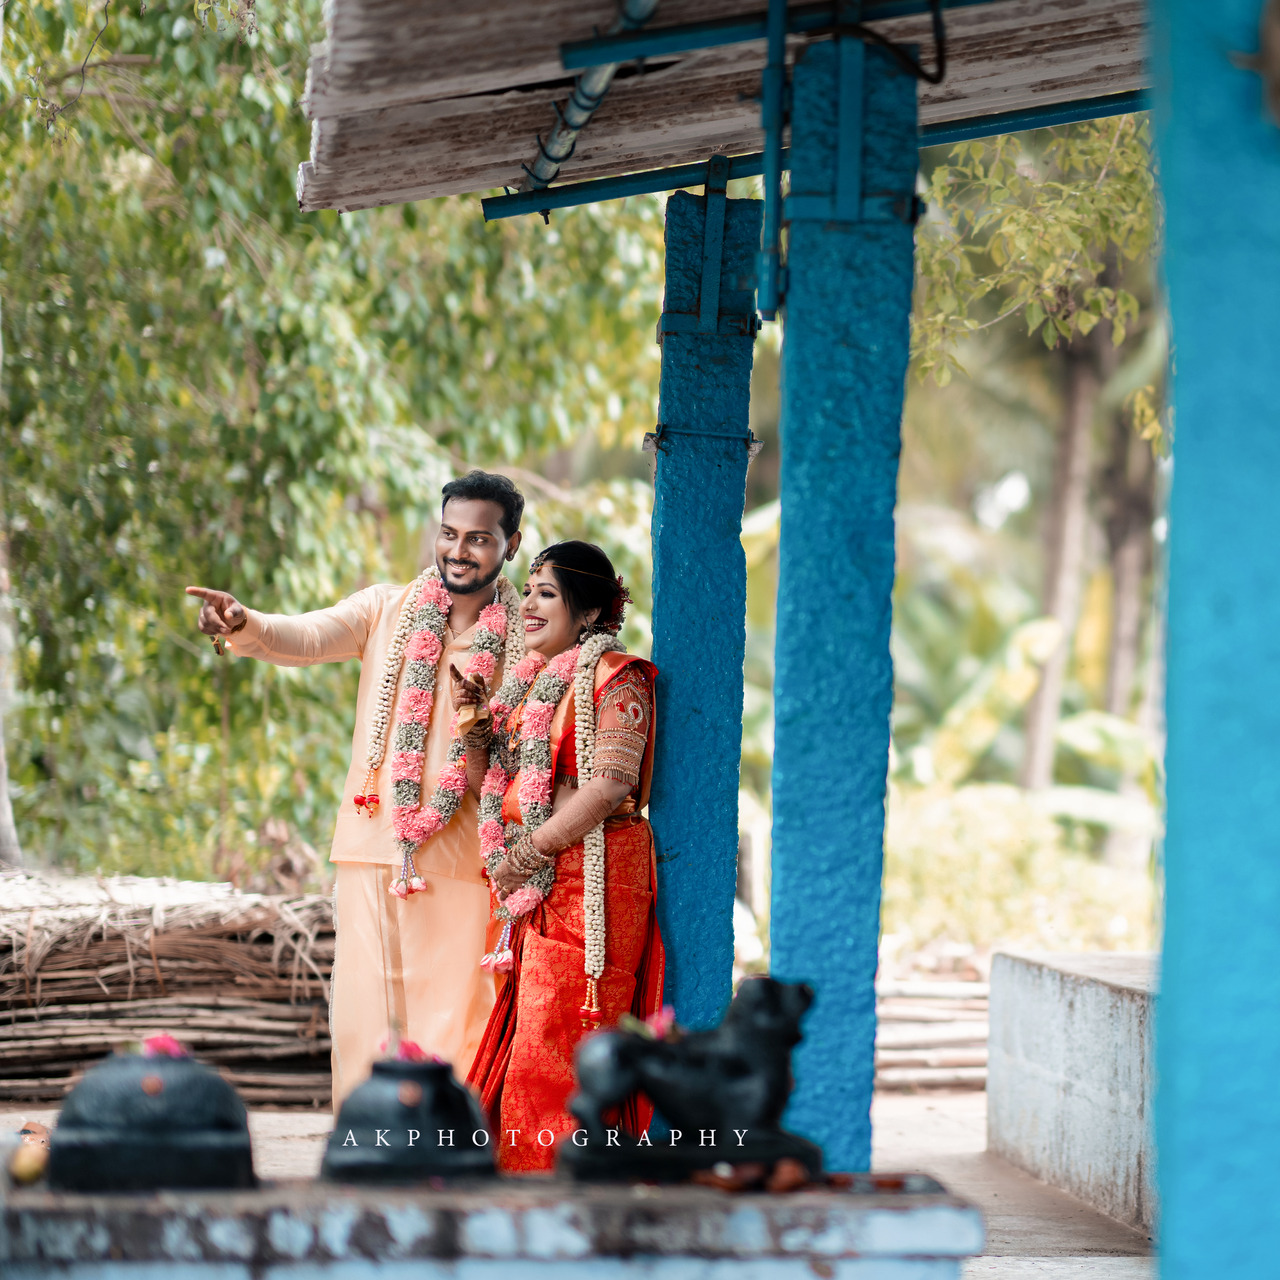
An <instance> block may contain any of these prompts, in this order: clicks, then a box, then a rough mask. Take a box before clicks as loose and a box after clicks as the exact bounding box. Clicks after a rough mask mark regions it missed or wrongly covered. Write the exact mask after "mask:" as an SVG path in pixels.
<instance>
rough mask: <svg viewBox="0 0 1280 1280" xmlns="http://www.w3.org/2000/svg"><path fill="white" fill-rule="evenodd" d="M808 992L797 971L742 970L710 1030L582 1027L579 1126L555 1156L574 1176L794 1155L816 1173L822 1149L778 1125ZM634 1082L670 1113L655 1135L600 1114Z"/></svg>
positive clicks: (576, 1100)
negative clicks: (759, 973) (750, 974)
mask: <svg viewBox="0 0 1280 1280" xmlns="http://www.w3.org/2000/svg"><path fill="white" fill-rule="evenodd" d="M812 1003H813V991H812V989H811V988H809V987H807V986H805V985H804V984H802V983H783V982H775V981H774V980H773V979H772V978H749V979H747V980H746V981H744V982H743V983H742V984H741V986H740V987H739V988H738V993H737V995H736V996H734V998H733V1002H732V1003H731V1004H730V1005H729V1011H728V1012H727V1013H726V1014H725V1016H724V1021H723V1022H721V1024H720V1025H719V1026H718V1027H716V1028H715V1030H714V1031H697V1032H680V1031H678V1030H676V1029H672V1030H670V1031H668V1032H667V1033H666V1034H664V1035H657V1034H655V1033H654V1032H653V1031H651V1030H649V1029H648V1028H636V1029H621V1028H620V1029H618V1030H614V1031H605V1032H602V1033H600V1034H599V1035H594V1036H590V1037H589V1038H587V1039H586V1040H584V1041H583V1042H582V1044H581V1045H579V1047H578V1051H577V1054H576V1055H575V1065H576V1068H577V1077H578V1093H577V1094H576V1095H575V1096H574V1097H573V1099H572V1100H571V1101H570V1103H569V1111H570V1112H571V1113H572V1115H573V1116H574V1117H575V1118H576V1119H577V1120H578V1121H579V1123H580V1124H581V1125H582V1128H581V1129H580V1130H579V1131H578V1132H577V1133H576V1134H575V1135H574V1136H573V1138H572V1140H570V1141H566V1142H565V1143H564V1144H563V1146H562V1147H561V1150H560V1165H561V1167H562V1168H563V1169H565V1170H566V1171H567V1172H568V1173H569V1174H570V1176H572V1177H574V1178H578V1179H583V1180H606V1179H607V1180H613V1179H627V1180H629V1179H633V1178H634V1179H642V1180H651V1181H682V1180H684V1179H685V1178H688V1177H689V1176H690V1175H691V1174H692V1173H693V1172H694V1171H695V1170H699V1169H708V1168H711V1167H713V1166H715V1165H719V1164H722V1163H728V1164H732V1165H735V1166H736V1165H745V1164H750V1163H755V1162H759V1163H762V1164H765V1165H770V1166H771V1165H773V1164H774V1163H775V1162H776V1161H778V1160H780V1159H784V1158H790V1159H792V1160H798V1161H799V1162H800V1163H801V1164H803V1165H804V1166H805V1168H806V1169H807V1170H808V1172H809V1176H810V1177H811V1178H813V1179H815V1180H816V1179H818V1178H819V1177H820V1176H821V1174H822V1152H821V1150H820V1149H819V1148H818V1147H817V1146H816V1145H815V1144H814V1143H812V1142H808V1141H806V1140H805V1139H804V1138H799V1137H796V1135H795V1134H791V1133H787V1132H786V1131H785V1130H784V1129H783V1128H782V1125H781V1122H782V1112H783V1110H784V1108H785V1107H786V1104H787V1098H788V1097H789V1096H790V1093H791V1086H792V1079H791V1050H792V1048H793V1047H794V1046H795V1045H796V1044H798V1043H799V1041H800V1038H801V1036H800V1019H801V1017H802V1016H803V1014H804V1013H805V1011H806V1010H807V1009H808V1008H809V1006H810V1005H811V1004H812ZM635 1092H640V1093H644V1094H646V1095H647V1096H648V1098H649V1099H650V1100H651V1101H652V1102H653V1104H654V1106H655V1107H656V1108H657V1109H658V1111H659V1112H660V1113H661V1115H662V1118H663V1119H665V1120H666V1121H667V1123H668V1124H669V1125H670V1131H669V1132H663V1133H661V1135H660V1136H659V1133H658V1129H657V1126H654V1131H653V1133H652V1134H644V1135H641V1136H640V1137H639V1138H638V1140H637V1138H633V1137H628V1135H626V1134H624V1133H620V1132H619V1130H618V1128H617V1127H616V1125H610V1124H609V1123H608V1122H607V1121H606V1118H605V1117H606V1115H607V1114H610V1113H613V1114H616V1113H617V1108H618V1107H619V1106H620V1105H621V1104H622V1103H623V1102H624V1101H625V1100H626V1099H627V1098H628V1097H629V1096H630V1095H631V1094H632V1093H635Z"/></svg>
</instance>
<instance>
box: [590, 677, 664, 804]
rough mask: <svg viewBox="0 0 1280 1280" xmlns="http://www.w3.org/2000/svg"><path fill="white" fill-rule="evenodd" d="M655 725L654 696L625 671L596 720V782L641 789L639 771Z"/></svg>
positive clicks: (640, 680) (642, 681) (608, 687)
mask: <svg viewBox="0 0 1280 1280" xmlns="http://www.w3.org/2000/svg"><path fill="white" fill-rule="evenodd" d="M652 723H653V692H652V690H651V689H650V688H649V682H648V680H646V679H645V678H644V676H643V675H641V674H640V673H639V672H638V671H635V670H634V669H633V668H632V667H624V668H623V669H622V671H621V672H619V674H618V675H616V676H615V677H614V678H613V679H612V680H611V681H610V682H609V683H608V684H607V685H606V686H605V688H604V691H603V697H602V699H601V702H600V713H599V715H598V716H597V718H596V753H595V762H594V764H593V766H592V769H591V773H592V776H593V777H596V778H612V779H614V780H615V781H617V782H625V783H626V784H627V787H628V789H630V788H631V787H636V786H639V785H640V767H641V765H642V764H643V763H644V753H645V749H646V747H647V746H648V744H649V726H650V725H651V724H652Z"/></svg>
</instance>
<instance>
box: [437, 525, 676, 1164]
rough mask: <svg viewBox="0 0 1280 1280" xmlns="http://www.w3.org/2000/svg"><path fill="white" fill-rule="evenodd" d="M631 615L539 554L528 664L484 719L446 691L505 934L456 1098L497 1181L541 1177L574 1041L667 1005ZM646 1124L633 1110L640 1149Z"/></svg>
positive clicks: (565, 558) (590, 556) (606, 564)
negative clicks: (494, 1144) (625, 642)
mask: <svg viewBox="0 0 1280 1280" xmlns="http://www.w3.org/2000/svg"><path fill="white" fill-rule="evenodd" d="M628 600H629V597H628V595H627V592H626V589H625V588H624V587H623V585H622V579H621V578H619V577H616V576H615V575H614V571H613V565H612V564H611V563H610V561H609V558H608V556H606V555H605V554H604V552H603V551H601V550H600V548H599V547H596V546H594V545H592V544H591V543H587V542H560V543H556V544H555V545H554V546H551V547H548V548H547V549H546V550H545V551H543V552H542V553H541V555H539V556H538V557H537V558H536V559H535V560H534V561H533V564H532V566H531V567H530V572H529V580H528V582H527V583H526V584H525V588H524V600H523V603H522V605H521V616H522V618H523V622H524V636H525V645H526V649H527V654H526V656H525V658H524V659H523V660H522V661H520V662H519V663H517V664H516V666H515V668H514V669H513V670H512V671H511V672H510V673H508V675H507V677H506V679H505V680H504V682H503V685H502V687H501V688H500V689H499V690H498V692H497V693H496V694H494V695H493V697H492V698H491V699H489V701H488V702H487V704H486V702H485V690H484V688H483V685H482V684H481V683H480V682H479V681H473V682H468V681H465V680H463V679H462V678H461V677H459V676H458V675H457V674H456V673H455V674H454V677H453V699H454V705H455V706H456V707H458V708H459V709H460V712H461V709H462V708H473V710H470V711H468V712H464V713H462V714H461V716H460V720H464V719H465V720H470V719H471V718H472V717H476V719H477V723H476V724H475V726H474V727H473V728H471V729H470V730H469V731H468V732H467V733H466V734H465V735H464V741H465V742H466V759H467V776H468V782H469V784H470V786H471V788H472V790H473V791H474V792H476V793H477V794H478V795H479V796H480V842H481V845H480V847H481V853H482V856H485V858H486V864H487V869H488V873H489V881H490V888H491V890H492V893H493V896H494V902H495V905H496V910H495V917H496V920H497V921H499V922H501V925H502V932H501V935H500V937H499V938H498V940H497V944H496V946H495V947H494V948H493V950H492V951H491V952H490V953H489V954H488V955H487V956H485V958H484V961H483V964H484V965H485V967H486V968H489V969H492V970H494V971H495V972H496V973H498V974H499V975H501V976H500V977H499V979H498V998H497V1003H496V1005H495V1006H494V1009H493V1013H492V1014H491V1016H490V1018H489V1023H488V1026H487V1027H486V1029H485V1033H484V1037H483V1039H482V1040H481V1042H480V1048H479V1051H478V1052H477V1054H476V1058H475V1061H474V1063H473V1064H472V1067H471V1072H470V1075H469V1077H468V1079H469V1082H470V1083H471V1084H472V1085H473V1086H474V1087H475V1088H477V1089H478V1090H479V1092H480V1095H481V1099H482V1101H483V1103H484V1105H485V1107H486V1109H487V1111H488V1113H489V1115H490V1118H491V1120H492V1124H493V1128H494V1131H495V1132H496V1133H497V1134H498V1135H499V1137H500V1147H499V1152H498V1157H499V1164H500V1166H501V1167H502V1168H503V1169H506V1170H508V1171H513V1172H534V1171H539V1170H545V1169H550V1168H551V1166H552V1164H553V1161H554V1150H553V1144H554V1142H555V1140H556V1138H558V1137H559V1136H560V1135H562V1134H565V1133H568V1132H570V1131H571V1130H572V1129H574V1128H576V1123H575V1121H574V1120H573V1119H572V1118H571V1117H570V1116H569V1114H568V1113H567V1112H566V1110H565V1104H566V1103H567V1101H568V1098H569V1094H570V1093H571V1092H572V1088H573V1051H574V1048H575V1046H576V1045H577V1043H578V1041H579V1040H580V1039H581V1038H582V1036H583V1035H584V1034H585V1032H586V1030H588V1029H591V1028H594V1027H599V1026H611V1025H613V1024H614V1023H616V1022H617V1020H618V1018H619V1016H620V1015H621V1014H623V1013H627V1012H630V1013H632V1014H633V1015H635V1016H636V1017H639V1018H646V1017H650V1016H652V1015H654V1014H656V1013H658V1012H659V1010H660V1008H661V1005H662V978H663V961H664V956H663V949H662V939H661V937H660V935H659V933H658V926H657V920H656V916H655V910H654V908H655V888H656V884H655V876H654V856H653V834H652V832H651V830H650V828H649V823H648V822H647V821H646V819H645V818H644V817H642V816H641V813H640V810H641V809H642V808H643V807H644V805H645V804H646V803H647V801H648V791H649V777H650V774H651V771H652V767H653V721H654V704H653V690H654V678H655V676H656V675H657V669H656V668H655V667H654V666H653V664H652V663H650V662H646V661H645V660H644V659H642V658H635V657H631V656H630V655H628V654H627V653H625V652H624V651H623V650H622V646H621V645H620V644H619V643H618V641H617V638H616V637H617V633H618V628H619V627H620V626H621V624H622V617H623V606H624V604H625V603H626V602H627V601H628ZM650 1115H651V1108H647V1107H643V1106H642V1104H639V1103H630V1104H628V1108H627V1110H626V1111H624V1115H623V1124H624V1126H625V1127H626V1128H628V1129H630V1130H632V1131H633V1132H639V1131H640V1130H641V1129H643V1128H644V1127H645V1125H647V1124H648V1121H649V1118H650Z"/></svg>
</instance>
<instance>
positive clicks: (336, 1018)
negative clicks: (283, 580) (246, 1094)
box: [231, 585, 502, 1111]
mask: <svg viewBox="0 0 1280 1280" xmlns="http://www.w3.org/2000/svg"><path fill="white" fill-rule="evenodd" d="M408 593H409V588H408V586H382V585H380V586H374V587H367V588H366V589H365V590H363V591H357V592H356V594H355V595H353V596H348V597H347V599H345V600H343V601H341V603H339V604H336V605H334V606H333V608H331V609H318V610H316V611H315V612H314V613H304V614H300V615H298V616H297V617H285V616H283V615H280V614H266V613H258V612H256V611H255V610H252V609H250V610H248V622H247V623H246V625H245V627H244V629H243V630H242V631H239V632H237V633H236V634H235V635H234V636H232V637H231V646H232V650H233V651H234V652H235V653H237V654H240V655H242V656H244V657H248V658H259V659H261V660H262V661H264V662H272V663H275V664H276V665H277V666H282V667H302V666H310V665H311V664H312V663H316V662H343V661H346V660H348V659H351V658H356V659H359V661H360V663H361V670H360V685H359V689H358V691H357V693H356V727H355V734H354V736H353V738H352V752H351V767H350V768H349V769H348V771H347V780H346V784H345V785H344V787H343V790H342V805H341V808H340V809H339V811H338V821H337V825H336V827H335V829H334V833H333V849H332V852H331V854H330V859H331V861H333V862H334V863H336V864H337V867H336V880H335V885H334V903H335V908H336V914H337V922H338V938H337V955H336V957H335V960H334V972H333V994H332V1000H331V1003H330V1009H329V1014H330V1026H331V1030H332V1035H333V1100H334V1109H335V1111H336V1109H337V1107H338V1105H339V1104H340V1103H341V1101H342V1099H343V1098H344V1097H346V1095H347V1094H348V1093H350V1092H351V1090H352V1089H353V1088H354V1087H355V1086H356V1085H358V1084H359V1083H360V1082H361V1081H362V1080H364V1079H365V1077H366V1076H367V1075H368V1074H369V1069H370V1066H371V1064H372V1063H373V1060H374V1058H376V1057H377V1056H378V1049H379V1046H380V1045H381V1044H382V1042H383V1041H384V1040H385V1039H386V1038H387V1034H388V1031H389V1029H390V1026H391V1023H392V1021H393V1020H394V1021H395V1022H396V1023H397V1024H398V1025H399V1027H400V1028H401V1035H402V1036H404V1038H405V1039H407V1040H413V1041H415V1042H416V1043H417V1044H420V1045H421V1046H422V1047H423V1048H424V1049H426V1050H428V1051H429V1052H432V1053H438V1054H439V1055H440V1056H441V1057H442V1058H445V1059H447V1060H448V1061H450V1062H452V1063H453V1065H454V1070H455V1071H456V1072H457V1074H458V1076H459V1077H463V1076H465V1075H466V1073H467V1070H468V1068H469V1067H470V1065H471V1060H472V1058H473V1057H474V1056H475V1052H476V1048H477V1046H478V1045H479V1043H480V1037H481V1035H482V1034H483V1032H484V1027H485V1022H486V1021H487V1020H488V1017H489V1011H490V1009H492V1007H493V1000H494V987H493V979H492V977H491V976H490V975H489V974H486V973H485V972H484V971H483V970H482V969H481V968H480V959H481V957H482V956H483V955H484V953H485V951H486V950H487V932H488V930H489V889H488V885H487V882H486V881H485V879H484V878H483V876H482V875H481V865H482V864H481V861H480V842H479V837H478V836H477V834H476V804H477V802H476V798H475V797H474V796H473V795H471V794H470V793H469V792H468V793H467V794H465V795H464V796H463V797H462V802H461V804H460V805H459V807H458V812H457V813H456V814H455V815H454V818H453V820H452V821H451V822H450V823H449V825H448V826H447V827H445V829H444V830H443V831H441V832H439V833H438V834H437V835H435V836H433V837H432V838H431V839H430V840H428V841H427V842H426V844H424V845H423V846H422V847H421V849H419V850H418V853H417V856H416V858H415V861H416V864H417V868H418V872H419V874H420V875H421V876H422V878H423V879H424V880H425V881H426V884H427V890H426V892H425V893H415V894H413V895H412V896H410V897H409V898H407V899H404V900H401V899H399V898H393V897H392V896H391V895H390V894H389V893H388V892H387V890H388V888H389V886H390V884H391V880H392V878H393V876H394V875H395V870H396V868H397V867H398V866H399V863H400V855H399V853H398V852H397V850H396V842H395V832H394V831H393V829H392V825H391V765H390V760H391V751H390V743H389V742H388V750H387V753H386V760H385V761H384V762H383V765H382V768H381V769H380V770H379V774H378V780H377V787H376V790H377V792H378V794H379V795H380V796H381V797H382V804H381V806H380V807H379V809H378V812H377V813H376V815H375V816H374V817H373V818H369V817H366V816H365V815H364V814H362V813H361V812H360V811H359V810H358V809H357V808H356V807H355V805H354V804H353V803H352V800H353V797H355V796H356V795H359V794H360V793H361V792H362V791H363V790H364V776H365V753H366V749H367V745H368V741H369V727H370V724H371V722H372V720H373V710H374V706H375V704H376V701H377V694H378V685H379V682H380V680H381V678H382V669H383V664H384V663H385V661H386V656H387V648H388V646H389V645H390V643H391V637H392V636H393V634H394V633H395V629H396V623H397V622H398V620H399V617H400V609H401V607H402V606H403V604H404V602H405V599H406V597H407V596H408ZM474 634H475V629H474V628H471V629H469V630H467V631H464V632H463V633H462V634H460V635H457V636H455V635H454V634H453V633H452V631H450V630H446V631H445V636H444V639H445V648H444V652H443V653H442V654H441V656H440V661H439V664H438V665H437V667H436V672H437V677H436V694H437V696H436V700H435V705H434V706H433V707H432V710H431V724H430V726H429V728H428V731H427V743H426V765H425V768H424V771H423V795H424V797H425V796H429V795H430V794H431V793H432V791H433V790H434V789H435V782H436V776H437V775H438V774H439V772H440V769H441V768H442V766H443V765H444V760H445V752H446V751H447V750H448V746H449V724H450V720H451V719H452V715H453V711H452V706H451V704H450V699H449V679H448V674H449V664H450V662H454V663H456V665H457V667H458V669H459V670H462V669H463V668H464V666H465V665H466V662H465V659H466V652H467V649H468V648H469V647H470V645H471V641H472V639H473V638H474ZM501 679H502V670H501V666H499V669H498V671H497V672H496V673H495V677H494V682H493V685H492V686H491V687H493V688H496V687H497V684H498V683H499V682H500V681H501ZM397 701H398V694H397ZM392 732H393V730H392V729H389V730H388V737H390V734H391V733H392Z"/></svg>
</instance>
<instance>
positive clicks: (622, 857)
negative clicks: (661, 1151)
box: [468, 816, 665, 1173]
mask: <svg viewBox="0 0 1280 1280" xmlns="http://www.w3.org/2000/svg"><path fill="white" fill-rule="evenodd" d="M604 832H605V925H606V933H605V968H604V976H603V978H602V979H601V980H600V1007H601V1009H602V1011H603V1013H604V1025H605V1026H606V1027H608V1026H612V1025H613V1024H615V1023H616V1022H617V1021H618V1018H619V1017H620V1016H621V1015H622V1014H624V1013H627V1012H631V1013H632V1014H634V1015H635V1016H636V1017H638V1018H647V1017H649V1016H650V1015H651V1014H654V1013H657V1012H658V1011H659V1009H660V1008H661V1005H662V979H663V968H664V964H665V957H664V953H663V949H662V938H661V935H660V934H659V932H658V924H657V917H656V914H655V888H656V884H655V869H654V858H653V833H652V831H651V830H650V829H649V824H648V822H646V821H645V820H644V819H643V818H640V817H637V816H627V817H622V818H610V819H609V820H608V821H607V822H606V823H605V828H604ZM511 950H512V955H513V958H514V965H513V968H512V970H511V972H510V973H508V974H507V975H505V981H503V982H502V983H501V986H500V988H499V991H498V999H497V1003H496V1004H495V1006H494V1009H493V1013H492V1014H491V1015H490V1018H489V1024H488V1026H487V1027H486V1029H485V1034H484V1038H483V1039H482V1040H481V1042H480V1048H479V1051H478V1052H477V1053H476V1058H475V1062H474V1063H473V1065H472V1067H471V1073H470V1075H469V1076H468V1082H469V1083H470V1084H471V1085H473V1086H474V1087H475V1088H476V1089H477V1090H478V1091H479V1093H480V1098H481V1101H482V1103H483V1105H484V1107H485V1110H486V1112H487V1113H488V1115H489V1117H490V1122H491V1124H492V1126H493V1129H494V1134H495V1137H496V1139H497V1142H498V1164H499V1167H500V1168H502V1169H503V1170H505V1171H507V1172H513V1173H535V1172H540V1171H544V1170H550V1169H551V1167H552V1165H553V1164H554V1162H555V1148H554V1143H555V1141H556V1140H557V1139H559V1138H560V1137H561V1136H562V1135H564V1134H567V1133H570V1132H572V1131H573V1130H574V1129H576V1128H578V1123H577V1121H576V1120H574V1119H573V1117H572V1116H570V1115H569V1114H568V1112H567V1111H566V1110H565V1105H566V1103H567V1102H568V1100H569V1096H570V1094H571V1093H572V1092H573V1089H574V1080H573V1052H574V1049H575V1048H576V1047H577V1045H578V1042H579V1041H580V1040H581V1039H582V1037H583V1035H585V1034H586V1032H585V1031H584V1029H583V1026H582V1017H581V1013H580V1009H581V1007H582V1002H583V998H584V996H585V994H586V977H585V975H584V973H583V963H584V961H585V957H586V943H585V927H584V922H583V910H582V844H581V842H579V843H578V844H575V845H571V846H570V847H569V848H567V849H565V850H564V851H563V852H562V853H560V854H559V855H558V856H557V858H556V879H555V884H554V885H553V886H552V889H551V892H550V893H549V894H548V895H547V897H546V900H545V901H544V902H542V903H541V904H540V905H539V906H538V907H536V908H535V909H534V910H533V911H531V912H530V913H529V915H528V916H525V917H523V918H522V919H521V921H520V922H519V924H518V925H517V928H516V930H515V932H514V933H513V936H512V942H511ZM652 1114H653V1109H652V1107H651V1106H647V1105H645V1104H643V1103H642V1102H634V1101H633V1102H631V1103H628V1105H627V1107H626V1108H625V1109H624V1111H623V1115H622V1124H623V1127H624V1128H626V1129H627V1130H629V1131H630V1132H633V1133H639V1132H640V1131H641V1130H642V1129H644V1128H645V1127H646V1126H647V1125H648V1123H649V1120H650V1119H651V1117H652Z"/></svg>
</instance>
